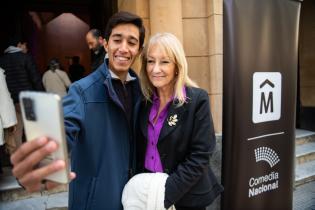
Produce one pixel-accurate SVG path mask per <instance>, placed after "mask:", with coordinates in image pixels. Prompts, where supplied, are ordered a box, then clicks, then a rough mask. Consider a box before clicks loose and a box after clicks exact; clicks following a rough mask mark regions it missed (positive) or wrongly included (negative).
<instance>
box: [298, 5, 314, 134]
mask: <svg viewBox="0 0 315 210" xmlns="http://www.w3.org/2000/svg"><path fill="white" fill-rule="evenodd" d="M314 11H315V1H313V0H304V1H303V2H302V8H301V16H300V32H299V33H300V34H299V66H298V93H297V112H296V113H297V116H296V119H297V120H296V125H297V128H301V129H306V130H312V131H315V42H314V40H315V13H314Z"/></svg>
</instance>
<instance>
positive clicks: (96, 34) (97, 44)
mask: <svg viewBox="0 0 315 210" xmlns="http://www.w3.org/2000/svg"><path fill="white" fill-rule="evenodd" d="M85 39H86V43H87V45H88V47H89V49H90V50H91V51H92V54H91V55H92V56H91V60H92V61H91V69H92V71H95V70H96V69H97V68H98V67H99V66H100V65H101V64H102V63H103V62H104V58H105V50H104V47H103V42H104V38H103V37H102V35H101V32H100V30H98V29H95V28H93V29H91V30H89V32H88V33H87V34H86V36H85Z"/></svg>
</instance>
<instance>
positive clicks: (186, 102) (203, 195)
mask: <svg viewBox="0 0 315 210" xmlns="http://www.w3.org/2000/svg"><path fill="white" fill-rule="evenodd" d="M142 55H143V56H142V66H141V71H140V82H141V90H142V93H143V95H144V97H145V101H144V102H143V104H142V106H141V108H140V110H141V111H140V113H139V124H140V125H139V127H140V129H139V132H138V136H137V138H136V139H137V143H136V145H137V156H138V158H137V159H138V161H137V162H138V163H137V166H138V167H139V172H151V173H158V172H160V173H166V174H168V175H169V176H168V177H167V179H166V183H165V197H164V198H165V199H164V207H165V208H166V209H168V208H170V207H171V206H172V205H175V208H176V209H177V210H205V209H206V207H207V206H208V205H209V204H210V203H211V202H212V201H213V200H214V199H215V198H216V197H217V196H218V195H219V194H220V193H221V192H222V191H223V187H222V186H221V185H220V184H219V183H218V181H217V179H216V177H215V176H214V174H213V172H212V170H211V167H210V165H209V158H210V157H211V154H212V152H213V150H214V148H215V144H216V139H215V133H214V128H213V122H212V118H211V113H210V108H209V107H210V105H209V97H208V93H207V92H206V91H205V90H203V89H200V88H198V87H197V85H196V83H194V82H193V81H192V80H191V79H190V78H189V77H188V66H187V61H186V57H185V53H184V50H183V47H182V45H181V43H180V41H179V40H178V39H177V38H176V37H175V36H174V35H173V34H170V33H158V34H156V35H154V36H153V37H151V38H150V40H149V42H148V44H147V45H146V46H145V48H144V50H143V54H142Z"/></svg>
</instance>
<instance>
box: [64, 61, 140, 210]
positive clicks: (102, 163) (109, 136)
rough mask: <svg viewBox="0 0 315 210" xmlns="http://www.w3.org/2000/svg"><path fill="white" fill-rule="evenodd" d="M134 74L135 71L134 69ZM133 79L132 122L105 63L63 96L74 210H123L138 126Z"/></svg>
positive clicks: (137, 88)
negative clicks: (69, 151) (123, 194)
mask: <svg viewBox="0 0 315 210" xmlns="http://www.w3.org/2000/svg"><path fill="white" fill-rule="evenodd" d="M129 73H130V74H131V76H133V77H136V75H135V73H134V72H132V71H131V70H130V71H129ZM131 83H132V92H133V117H132V123H131V124H130V123H128V120H127V117H126V113H125V111H124V109H123V105H122V104H121V103H120V101H119V99H118V96H117V94H116V92H115V90H114V89H113V85H112V79H111V76H110V72H109V70H108V68H107V64H106V62H104V63H103V64H102V65H101V66H100V67H99V68H98V69H97V70H96V71H95V72H93V73H92V74H91V75H89V76H87V77H85V78H83V79H81V80H79V81H78V82H76V83H74V84H73V85H72V86H71V88H70V90H69V93H68V95H67V96H66V97H65V99H64V117H65V129H66V135H67V141H68V146H69V147H70V149H71V167H72V168H71V170H72V171H74V172H75V173H76V174H77V177H76V179H75V180H73V181H72V182H71V184H70V189H69V209H70V210H104V209H108V210H121V209H122V205H121V194H122V190H123V187H124V185H125V184H126V182H127V181H128V178H129V177H128V173H129V169H131V168H134V164H135V162H134V158H133V156H134V150H135V148H134V141H133V140H134V134H133V133H134V132H133V131H134V129H135V124H136V116H137V113H138V109H139V105H140V101H141V91H140V86H139V81H138V79H137V80H134V81H131Z"/></svg>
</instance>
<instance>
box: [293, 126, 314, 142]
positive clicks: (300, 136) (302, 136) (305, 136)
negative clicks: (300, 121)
mask: <svg viewBox="0 0 315 210" xmlns="http://www.w3.org/2000/svg"><path fill="white" fill-rule="evenodd" d="M308 142H315V132H313V131H308V130H303V129H296V130H295V144H296V145H301V144H305V143H308Z"/></svg>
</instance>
